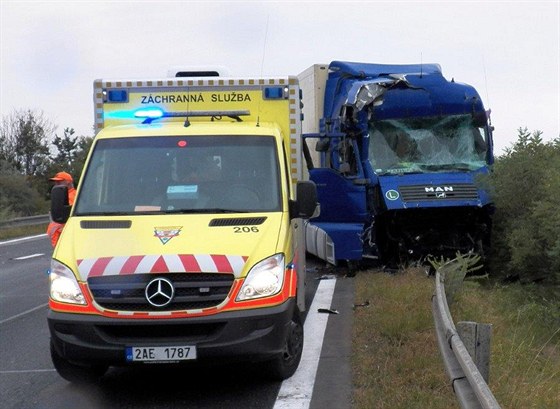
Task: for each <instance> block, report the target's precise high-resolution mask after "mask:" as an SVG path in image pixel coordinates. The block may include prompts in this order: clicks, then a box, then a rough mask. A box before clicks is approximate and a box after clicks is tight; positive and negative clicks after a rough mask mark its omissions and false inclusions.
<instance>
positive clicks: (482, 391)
mask: <svg viewBox="0 0 560 409" xmlns="http://www.w3.org/2000/svg"><path fill="white" fill-rule="evenodd" d="M452 263H453V261H451V262H449V263H447V264H445V265H444V266H442V267H440V268H438V269H437V270H436V280H435V281H436V293H435V295H434V296H433V298H432V313H433V316H434V321H435V326H436V333H437V338H438V344H439V350H440V353H441V355H442V358H443V361H444V365H445V369H446V372H447V374H448V376H449V379H450V380H451V383H452V386H453V390H454V391H455V396H456V397H457V400H458V401H459V404H460V405H461V408H463V409H478V408H483V409H499V408H500V405H499V404H498V402H497V401H496V399H495V397H494V395H493V394H492V392H491V391H490V388H489V387H488V384H487V383H486V380H485V379H484V377H483V376H482V375H481V373H480V371H479V370H478V368H477V366H476V364H475V363H474V361H473V359H472V357H471V355H470V354H469V352H468V350H467V348H466V347H465V344H464V343H463V341H462V340H461V337H460V336H459V333H458V332H457V329H456V328H455V324H454V323H453V319H452V318H451V314H450V312H449V306H448V304H447V297H446V295H445V287H444V284H443V281H442V274H441V272H440V270H442V269H444V268H446V269H452V268H453V265H452Z"/></svg>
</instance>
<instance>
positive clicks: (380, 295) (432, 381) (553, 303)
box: [352, 268, 560, 409]
mask: <svg viewBox="0 0 560 409" xmlns="http://www.w3.org/2000/svg"><path fill="white" fill-rule="evenodd" d="M434 291H435V290H434V278H433V276H430V277H427V276H426V274H425V273H424V269H419V268H408V269H404V270H401V271H399V272H398V273H396V274H387V273H384V272H382V271H379V270H369V271H362V272H360V273H358V275H357V276H356V298H355V302H356V304H358V305H359V304H364V303H365V301H369V305H367V306H363V307H356V308H355V313H354V326H353V334H352V337H353V351H352V366H353V384H354V393H353V396H354V405H353V407H354V408H357V409H362V408H363V409H366V408H367V409H377V408H380V409H381V408H392V409H394V408H402V409H405V408H406V409H408V408H418V409H420V408H430V409H444V408H446V409H447V408H459V407H460V406H459V404H458V403H457V399H456V397H455V395H454V392H453V389H452V386H451V382H450V381H449V379H448V377H447V373H446V372H445V368H444V366H443V361H442V359H441V356H440V353H439V350H438V346H437V341H436V335H435V326H434V321H433V317H432V311H431V297H432V294H434ZM451 314H452V316H453V320H454V322H455V323H457V322H459V321H476V322H481V323H489V324H492V341H491V358H490V379H489V387H490V390H491V391H492V393H493V394H494V396H495V397H496V399H497V401H498V402H499V403H500V405H501V407H502V408H503V409H531V408H535V409H540V408H554V407H557V405H558V402H560V389H559V388H558V385H560V293H559V292H558V287H552V286H551V287H548V288H546V289H543V288H540V287H538V286H536V285H534V284H531V285H526V284H521V283H515V284H507V285H504V284H499V283H497V282H495V281H494V280H491V279H490V278H489V277H478V278H477V279H473V278H467V280H466V281H465V282H464V285H463V288H462V289H461V290H459V291H458V292H457V293H456V294H455V300H454V302H453V303H452V304H451Z"/></svg>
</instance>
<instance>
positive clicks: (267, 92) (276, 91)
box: [263, 87, 284, 99]
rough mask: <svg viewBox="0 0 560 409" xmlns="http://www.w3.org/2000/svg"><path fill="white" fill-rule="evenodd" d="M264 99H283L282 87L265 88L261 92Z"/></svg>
mask: <svg viewBox="0 0 560 409" xmlns="http://www.w3.org/2000/svg"><path fill="white" fill-rule="evenodd" d="M263 93H264V99H282V98H284V88H283V87H266V88H265V89H264V90H263Z"/></svg>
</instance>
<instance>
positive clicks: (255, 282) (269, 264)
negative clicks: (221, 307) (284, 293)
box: [236, 254, 285, 301]
mask: <svg viewBox="0 0 560 409" xmlns="http://www.w3.org/2000/svg"><path fill="white" fill-rule="evenodd" d="M284 273H285V263H284V255H282V254H276V255H274V256H272V257H269V258H267V259H264V260H263V261H261V262H259V263H257V264H255V266H254V267H253V268H252V269H251V271H249V273H248V274H247V278H245V282H244V283H243V286H242V287H241V290H239V294H238V295H237V299H236V301H246V300H253V299H255V298H261V297H269V296H271V295H274V294H277V293H279V292H280V290H281V289H282V285H283V284H284Z"/></svg>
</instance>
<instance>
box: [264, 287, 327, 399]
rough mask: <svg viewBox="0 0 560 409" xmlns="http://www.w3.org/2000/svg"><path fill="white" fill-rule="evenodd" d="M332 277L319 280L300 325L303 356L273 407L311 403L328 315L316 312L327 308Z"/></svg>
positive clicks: (281, 388)
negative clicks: (302, 325) (302, 339)
mask: <svg viewBox="0 0 560 409" xmlns="http://www.w3.org/2000/svg"><path fill="white" fill-rule="evenodd" d="M335 285H336V279H332V280H321V281H320V282H319V286H318V287H317V291H316V292H315V296H314V297H313V303H312V304H311V307H310V308H309V312H308V313H307V317H306V319H305V324H304V337H305V341H304V344H303V355H302V357H301V362H300V364H299V367H298V369H297V371H296V373H295V374H294V375H293V376H292V377H291V378H289V379H286V380H285V381H284V382H282V386H281V387H280V391H279V392H278V397H277V398H276V403H275V404H274V409H307V408H309V404H310V403H311V395H312V394H313V386H314V385H315V376H316V375H317V368H318V366H319V358H320V356H321V349H322V348H323V338H324V335H325V329H326V328H327V321H328V319H329V314H321V313H319V312H317V309H319V308H331V303H332V298H333V293H334V287H335Z"/></svg>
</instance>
